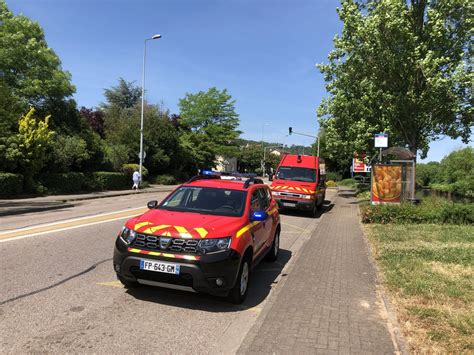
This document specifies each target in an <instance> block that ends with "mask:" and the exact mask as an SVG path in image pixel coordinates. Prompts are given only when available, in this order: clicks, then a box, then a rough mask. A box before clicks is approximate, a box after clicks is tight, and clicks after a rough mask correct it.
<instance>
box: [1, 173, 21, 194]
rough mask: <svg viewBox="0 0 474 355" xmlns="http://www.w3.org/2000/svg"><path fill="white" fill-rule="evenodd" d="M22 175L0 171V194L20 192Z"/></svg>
mask: <svg viewBox="0 0 474 355" xmlns="http://www.w3.org/2000/svg"><path fill="white" fill-rule="evenodd" d="M22 188H23V176H22V175H20V174H11V173H0V196H13V195H18V194H20V193H21V192H22Z"/></svg>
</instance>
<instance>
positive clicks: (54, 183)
mask: <svg viewBox="0 0 474 355" xmlns="http://www.w3.org/2000/svg"><path fill="white" fill-rule="evenodd" d="M85 181H86V178H85V175H84V174H83V173H75V172H69V173H59V174H39V175H38V182H39V183H40V184H41V185H42V186H43V187H45V188H46V190H47V192H49V193H53V194H58V193H74V192H80V191H83V190H84V187H85Z"/></svg>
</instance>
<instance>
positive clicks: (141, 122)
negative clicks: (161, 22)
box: [139, 34, 161, 185]
mask: <svg viewBox="0 0 474 355" xmlns="http://www.w3.org/2000/svg"><path fill="white" fill-rule="evenodd" d="M160 38H161V35H159V34H156V35H154V36H153V37H151V38H146V39H145V41H144V46H143V75H142V110H141V115H140V168H139V173H140V185H141V183H142V170H143V111H144V106H145V63H146V42H147V41H151V40H154V39H160Z"/></svg>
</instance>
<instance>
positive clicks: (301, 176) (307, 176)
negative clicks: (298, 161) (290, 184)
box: [276, 166, 316, 182]
mask: <svg viewBox="0 0 474 355" xmlns="http://www.w3.org/2000/svg"><path fill="white" fill-rule="evenodd" d="M276 178H277V179H279V180H292V181H303V182H316V169H309V168H296V167H292V166H280V168H279V169H278V171H277V175H276Z"/></svg>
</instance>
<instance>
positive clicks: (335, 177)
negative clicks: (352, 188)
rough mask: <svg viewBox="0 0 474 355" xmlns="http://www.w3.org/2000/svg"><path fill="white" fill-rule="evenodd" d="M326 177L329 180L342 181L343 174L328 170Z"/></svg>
mask: <svg viewBox="0 0 474 355" xmlns="http://www.w3.org/2000/svg"><path fill="white" fill-rule="evenodd" d="M326 178H327V179H328V180H333V181H340V180H341V179H342V175H340V174H338V173H335V172H334V171H328V172H327V173H326Z"/></svg>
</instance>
